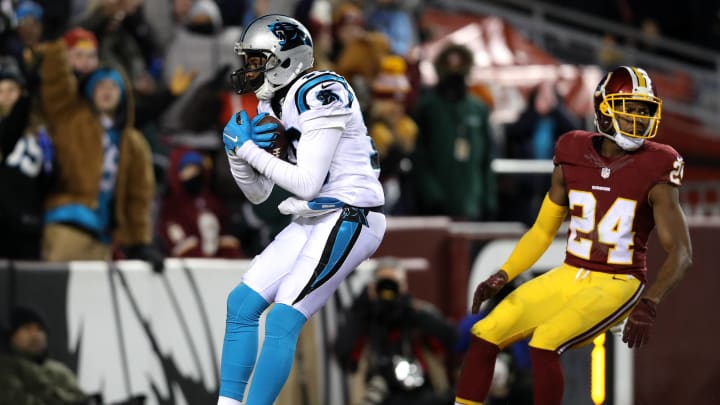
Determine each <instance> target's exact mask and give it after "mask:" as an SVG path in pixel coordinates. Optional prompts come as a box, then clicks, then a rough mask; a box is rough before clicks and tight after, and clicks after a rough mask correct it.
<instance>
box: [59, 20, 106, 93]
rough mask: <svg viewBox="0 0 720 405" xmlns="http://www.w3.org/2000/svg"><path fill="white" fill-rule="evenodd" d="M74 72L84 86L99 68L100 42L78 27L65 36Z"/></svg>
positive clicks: (93, 35) (90, 33)
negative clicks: (91, 74) (85, 81)
mask: <svg viewBox="0 0 720 405" xmlns="http://www.w3.org/2000/svg"><path fill="white" fill-rule="evenodd" d="M63 39H64V40H65V45H66V46H67V49H68V59H69V60H70V66H71V67H72V70H73V72H75V74H76V75H77V77H78V79H79V80H80V82H81V86H82V84H84V80H85V79H86V78H87V77H88V76H89V75H90V73H92V72H94V71H95V69H97V68H98V66H99V59H98V41H97V38H96V37H95V34H93V33H92V32H90V31H88V30H86V29H84V28H81V27H76V28H73V29H71V30H69V31H68V32H66V33H65V35H64V36H63Z"/></svg>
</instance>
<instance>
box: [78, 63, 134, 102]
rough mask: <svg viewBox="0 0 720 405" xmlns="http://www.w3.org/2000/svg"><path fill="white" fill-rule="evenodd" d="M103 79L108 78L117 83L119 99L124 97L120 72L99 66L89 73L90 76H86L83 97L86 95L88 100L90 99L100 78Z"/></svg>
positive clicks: (123, 85) (123, 84)
mask: <svg viewBox="0 0 720 405" xmlns="http://www.w3.org/2000/svg"><path fill="white" fill-rule="evenodd" d="M105 79H110V80H112V81H113V82H115V84H117V86H118V87H119V88H120V99H121V100H122V99H123V98H124V97H125V82H124V81H123V79H122V76H121V75H120V72H118V71H117V70H115V69H112V68H99V69H98V70H96V71H95V72H93V73H92V74H90V78H88V81H87V84H86V85H85V97H87V98H88V100H92V99H93V92H94V91H95V87H97V85H98V83H100V81H101V80H105Z"/></svg>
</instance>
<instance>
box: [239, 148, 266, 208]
mask: <svg viewBox="0 0 720 405" xmlns="http://www.w3.org/2000/svg"><path fill="white" fill-rule="evenodd" d="M266 154H267V153H266ZM267 155H268V156H270V155H269V154H267ZM228 161H229V162H230V172H231V173H232V175H233V178H234V179H235V183H236V184H237V185H238V187H240V190H242V192H243V194H245V197H246V198H247V199H248V201H250V202H251V203H253V204H255V205H257V204H260V203H262V202H263V201H265V200H267V198H268V196H270V193H271V192H272V189H273V186H274V183H273V182H272V181H271V180H270V179H268V178H267V177H265V176H262V175H260V173H258V172H257V171H256V170H255V169H253V167H252V166H250V165H249V164H248V163H247V162H246V161H244V160H243V159H241V158H239V157H237V156H231V155H228Z"/></svg>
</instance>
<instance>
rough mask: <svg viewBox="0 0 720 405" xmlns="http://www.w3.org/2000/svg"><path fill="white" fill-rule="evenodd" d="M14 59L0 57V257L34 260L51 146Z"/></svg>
mask: <svg viewBox="0 0 720 405" xmlns="http://www.w3.org/2000/svg"><path fill="white" fill-rule="evenodd" d="M31 110H32V100H31V97H30V94H28V91H27V90H26V88H25V78H24V77H23V76H22V73H21V72H20V68H19V66H18V65H17V62H16V61H15V59H13V58H12V57H10V56H5V57H2V59H0V195H1V196H3V197H2V198H0V257H4V258H10V259H27V260H31V259H35V260H37V259H39V258H40V240H41V237H42V229H43V220H42V216H43V204H44V201H45V193H46V192H47V189H48V187H49V185H50V180H51V174H52V146H51V142H50V138H49V137H48V135H47V133H46V131H45V128H44V127H43V126H41V125H40V124H39V122H38V117H36V116H35V115H33V114H32V111H31Z"/></svg>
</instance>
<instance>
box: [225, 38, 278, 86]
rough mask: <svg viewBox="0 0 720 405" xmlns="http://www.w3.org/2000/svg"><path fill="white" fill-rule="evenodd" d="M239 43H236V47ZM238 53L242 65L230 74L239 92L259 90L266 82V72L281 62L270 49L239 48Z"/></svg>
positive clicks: (233, 84)
mask: <svg viewBox="0 0 720 405" xmlns="http://www.w3.org/2000/svg"><path fill="white" fill-rule="evenodd" d="M239 45H240V44H236V48H237V47H238V46H239ZM236 53H237V55H238V57H239V58H240V66H241V67H240V69H237V70H236V71H234V72H232V73H231V74H230V79H231V81H232V86H233V89H235V91H236V92H237V93H238V94H245V93H250V92H251V91H254V92H257V91H258V90H259V89H260V87H262V85H263V84H264V83H265V72H268V71H270V70H272V69H274V68H276V67H277V66H278V65H279V64H280V61H278V59H277V57H276V56H275V55H273V53H272V52H270V51H264V50H245V49H237V51H236Z"/></svg>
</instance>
